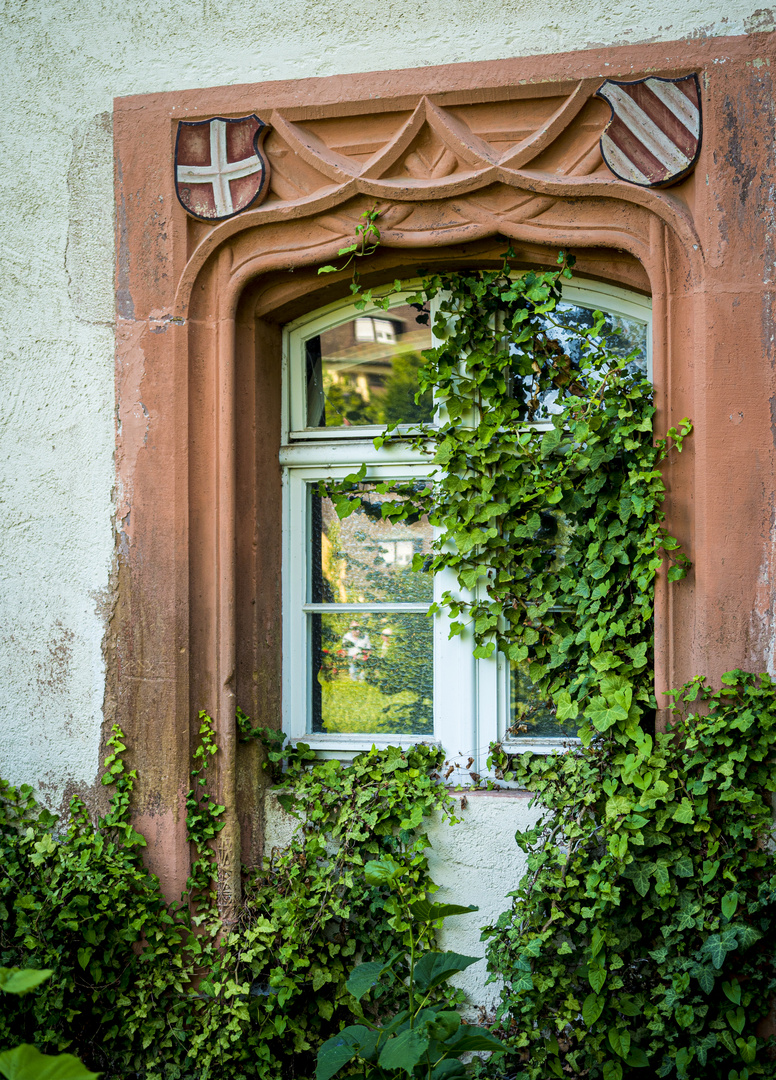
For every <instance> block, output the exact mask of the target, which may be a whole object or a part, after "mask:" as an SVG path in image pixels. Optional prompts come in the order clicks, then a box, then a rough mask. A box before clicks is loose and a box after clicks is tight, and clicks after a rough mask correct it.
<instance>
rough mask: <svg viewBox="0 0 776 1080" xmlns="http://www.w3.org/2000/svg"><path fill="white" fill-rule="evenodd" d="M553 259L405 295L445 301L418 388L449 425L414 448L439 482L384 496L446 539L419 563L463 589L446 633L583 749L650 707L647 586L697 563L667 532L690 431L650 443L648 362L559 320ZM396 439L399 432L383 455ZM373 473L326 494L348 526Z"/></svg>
mask: <svg viewBox="0 0 776 1080" xmlns="http://www.w3.org/2000/svg"><path fill="white" fill-rule="evenodd" d="M510 254H511V253H509V252H508V253H507V257H509V255H510ZM558 261H559V263H560V264H561V268H560V269H559V270H557V271H551V272H550V271H548V272H541V273H539V272H534V271H531V272H528V273H525V274H522V275H519V276H518V275H515V276H513V275H512V274H511V272H510V267H509V264H508V262H506V261H505V263H504V265H503V266H502V268H501V269H500V270H498V271H470V272H466V273H459V274H448V275H444V276H438V275H437V276H434V277H431V278H429V279H427V280H426V281H424V282H423V283H422V285H421V287H420V289H419V291H418V293H417V294H416V295H415V296H413V297H411V298H410V302H414V303H418V304H426V303H428V302H429V301H431V300H434V299H435V298H436V299H437V309H436V315H435V319H434V333H435V336H436V338H437V339H438V340H440V341H441V344H440V345H439V346H437V347H436V348H433V349H431V350H427V351H426V352H424V353H423V356H424V359H425V363H424V366H423V367H422V368H421V369H420V372H419V385H420V393H428V392H430V391H431V390H433V392H434V394H435V396H436V400H437V402H438V404H439V407H440V422H439V423H438V424H436V425H423V426H420V427H419V428H417V429H416V431H415V435H414V439H413V441H414V445H415V447H416V448H417V449H418V450H420V451H421V452H422V453H423V454H425V455H426V457H427V458H428V462H429V473H430V475H431V479H429V481H428V482H427V483H426V484H425V485H424V486H422V487H421V488H420V490H419V485H418V484H416V483H414V482H413V483H394V482H388V483H386V484H382V485H377V490H378V491H389V490H390V491H395V492H399V493H400V494H401V496H402V498H401V499H393V500H385V501H384V502H383V504H382V513H383V516H384V517H386V518H389V519H390V520H406V519H412V518H414V517H415V516H416V515H418V514H428V516H429V518H430V520H431V521H432V523H433V524H434V525H435V526H437V527H438V529H439V534H438V537H437V539H436V541H435V543H434V551H433V555H432V557H431V558H430V559H429V558H427V557H424V556H416V562H415V567H414V568H415V569H417V570H421V569H423V570H425V571H427V572H432V573H437V572H438V571H440V570H442V569H445V568H447V569H451V570H453V571H454V573H455V575H456V578H457V582H458V585H459V587H460V588H459V590H458V591H457V592H456V593H455V594H454V593H453V592H450V591H448V592H446V593H445V594H444V595H443V597H442V601H441V605H442V606H443V607H445V608H446V609H447V610H448V612H449V613H450V615H451V616H452V620H453V621H452V633H453V634H456V633H460V632H461V631H462V630H463V628H464V625H469V626H470V627H471V629H472V631H473V635H474V640H475V656H478V657H486V656H489V655H490V654H491V653H492V652H493V650H494V649H495V648H498V649H499V650H500V651H501V652H503V653H504V654H505V655H506V656H507V657H508V659H509V661H510V662H511V663H512V664H514V665H516V666H519V667H521V668H522V670H523V671H524V672H525V673H526V675H527V676H528V677H529V678H530V681H531V683H532V684H533V688H534V690H535V692H536V694H537V695H538V697H539V699H540V700H543V701H545V702H547V703H548V704H549V705H550V707H551V708H552V709H553V710H554V711H557V716H558V720H559V721H564V722H566V723H568V722H577V723H579V724H581V732H580V734H581V737H582V738H583V739H585V740H587V741H589V740H590V739H591V738H593V736H594V734H595V733H596V732H601V731H605V730H607V728H609V727H610V726H611V725H612V724H614V723H615V722H617V721H619V720H626V721H627V724H628V726H629V729H630V730H635V728H636V727H638V724H639V722H640V719H641V718H643V717H645V716H646V717H649V716H650V715H651V713H652V712H653V711H654V708H655V699H654V694H653V689H652V618H653V614H652V598H653V583H654V579H655V575H656V573H657V571H658V569H659V567H660V566H661V564H662V563H663V561H664V558H665V557H666V555H668V556H669V558H670V560H671V565H670V567H669V569H668V577H669V580H672V581H674V580H678V579H680V578H681V577H683V576H684V574H685V573H686V565H687V560H686V558H685V557H684V556H683V555H682V554H681V553H680V552H679V550H678V544H677V542H676V540H674V539H673V538H672V537H670V536H668V535H667V534H666V532H665V529H664V528H663V525H662V522H663V512H662V509H661V507H662V503H663V499H664V495H665V488H664V485H663V481H662V477H661V473H660V465H661V463H662V462H663V461H664V460H665V458H666V456H667V454H668V452H669V447H670V446H672V445H673V446H675V447H676V448H677V449H681V445H682V440H683V438H684V437H685V436H686V435H687V434H688V433H689V431H690V425H689V422H688V421H683V426H682V428H681V430H679V431H677V430H675V429H671V431H669V433H668V436H667V438H666V439H662V440H658V441H657V442H656V441H654V439H653V433H652V417H653V415H654V406H653V404H652V387H651V385H650V383H649V382H648V381H647V380H646V379H645V377H644V376H643V374H641V373H640V371H639V369H638V365H637V363H636V361H637V359H638V357H637V354H636V352H635V351H626V350H625V349H624V348H623V347H621V345H618V343H617V342H616V341H614V342H613V341H612V338H611V336H610V335H608V334H606V333H605V332H604V324H605V322H606V317H605V316H604V315H603V314H602V313H600V312H595V313H593V315H592V316H591V318H590V320H589V325H587V324H586V323H585V321H584V320H583V321H581V322H579V321H577V322H574V321H572V320H569V319H567V318H564V316H563V312H562V311H560V310H559V309H558V303H559V301H560V300H561V297H562V282H563V279H564V278H568V277H570V276H571V271H570V265H571V262H572V261H573V260H571V259H567V258H566V257H565V256H564V254H563V253H561V255H560V256H559V259H558ZM400 287H401V283H400V282H397V283H395V285H394V289H399V288H400ZM367 299H368V300H369V302H370V303H373V304H374V303H378V302H380V303H382V304H383V305H385V304H387V302H388V301H387V298H385V297H383V298H382V300H380V301H378V300H377V299H376V298H375V297H374V296H373V295H372V294H371V293H370V294H363V295H362V298H361V301H362V302H366V300H367ZM540 422H541V423H540ZM537 425H538V426H537ZM394 427H395V425H394ZM402 437H406V436H405V435H399V434H397V433H396V432H395V431H394V430H392V428H391V427H390V426H389V429H388V433H387V434H386V435H385V436H381V437H379V438H378V439H376V440H375V444H376V445H377V446H380V445H383V444H385V443H386V442H389V441H390V440H392V439H394V440H395V439H398V438H402ZM362 478H363V470H362V472H360V473H356V474H352V475H351V476H349V477H347V478H346V479H345V480H344V481H342V482H339V483H329V484H327V491H328V493H329V494H330V496H331V497H332V498H333V499H334V501H335V504H336V506H337V511H338V513H340V515H341V516H346V515H347V514H348V513H349V512H352V508H353V507H354V505H357V504H358V503H359V502H363V495H362V492H361V488H360V483H361V480H362ZM432 610H434V609H432Z"/></svg>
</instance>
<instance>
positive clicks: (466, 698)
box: [280, 281, 652, 783]
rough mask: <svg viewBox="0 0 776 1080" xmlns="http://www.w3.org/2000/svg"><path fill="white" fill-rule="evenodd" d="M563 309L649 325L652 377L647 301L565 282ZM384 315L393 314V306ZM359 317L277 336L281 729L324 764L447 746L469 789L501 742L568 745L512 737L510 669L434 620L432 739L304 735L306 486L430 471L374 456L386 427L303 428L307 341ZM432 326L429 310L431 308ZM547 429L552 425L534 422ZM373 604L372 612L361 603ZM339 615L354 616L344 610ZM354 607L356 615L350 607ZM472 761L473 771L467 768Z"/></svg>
mask: <svg viewBox="0 0 776 1080" xmlns="http://www.w3.org/2000/svg"><path fill="white" fill-rule="evenodd" d="M411 291H412V288H411V285H410V287H409V288H408V290H407V292H406V293H400V294H398V295H396V296H394V297H392V298H391V301H390V307H395V306H398V305H401V304H403V303H406V297H407V295H409V294H410V293H411ZM563 300H564V303H568V304H572V305H574V306H580V307H587V308H591V309H599V310H602V311H604V312H607V313H610V314H612V315H623V316H626V317H628V318H631V319H637V320H638V321H640V322H644V323H646V326H647V372H648V376H649V378H650V379H651V377H652V332H651V312H652V301H651V298H650V297H647V296H642V295H641V294H638V293H634V292H630V291H628V290H625V289H621V288H618V287H616V286H610V285H606V284H604V283H602V282H596V281H584V282H568V283H565V282H564V285H563ZM389 310H390V309H389ZM354 315H355V316H358V317H367V318H369V317H371V318H380V317H382V318H385V317H386V313H385V312H384V311H383V310H382V309H379V308H375V309H364V310H363V311H357V310H356V309H355V308H354V306H353V303H352V301H350V300H345V301H340V302H338V303H334V304H329V305H328V306H327V307H325V308H322V309H319V310H318V311H316V312H315V313H313V314H312V315H307V316H304V317H302V318H300V319H297V320H295V321H294V322H292V323H290V324H289V325H288V326H286V327H285V329H284V333H283V399H282V431H283V436H282V447H281V451H280V464H281V466H282V467H283V569H282V574H283V583H282V595H283V695H282V697H283V730H284V731H285V732H286V734H287V735H288V736H289V738H290V739H291V740H292V741H294V742H305V743H307V744H308V745H309V746H310V747H311V748H312V749H314V750H315V751H316V752H317V753H318V754H320V756H321V757H335V758H338V759H340V760H344V759H347V758H348V757H350V756H352V755H353V754H355V753H358V752H360V751H362V750H366V749H369V748H370V747H371V746H373V745H374V746H377V747H384V746H389V745H393V746H396V745H399V746H408V745H411V744H412V743H415V742H418V741H424V742H436V743H439V744H441V745H442V746H444V748H445V750H446V751H447V754H448V757H449V759H450V760H451V761H455V762H457V763H460V764H459V765H458V767H457V768H456V771H455V773H454V774H453V776H452V777H451V782H464V783H465V782H467V781H468V779H469V776H468V772H469V771H472V772H477V773H480V774H481V775H484V774H485V772H486V758H487V753H488V747H489V746H490V744H491V743H492V742H495V741H501V742H503V744H504V746H505V748H508V749H510V750H513V751H516V752H517V751H521V752H522V751H526V750H529V751H532V752H534V753H542V754H546V753H553V752H557V751H559V750H562V748H563V746H564V745H566V744H568V743H569V742H573V741H576V740H570V739H569V738H567V737H566V738H563V737H559V738H556V739H548V738H530V737H514V736H511V737H508V738H507V734H506V733H507V729H508V723H509V717H508V710H509V692H510V671H509V664H508V661H507V660H506V658H505V657H504V656H503V655H501V654H495V655H494V656H492V657H490V658H489V659H487V660H476V659H475V658H474V656H473V651H474V641H473V637H472V634H471V631H468V630H464V633H463V634H460V635H458V636H456V637H454V638H452V639H451V638H449V622H450V620H449V618H448V616H447V615H446V614H444V613H442V614H437V615H435V616H434V617H433V618H434V632H433V641H434V710H433V713H434V734H433V736H430V735H421V736H418V735H414V736H413V735H411V734H409V735H399V734H394V735H391V734H382V733H375V734H368V733H367V734H363V735H361V734H353V733H345V734H326V733H316V732H312V731H311V730H310V722H311V685H310V680H311V678H312V673H311V671H310V664H309V654H308V646H307V616H306V611H307V610H310V605H308V604H307V603H306V601H307V582H306V574H307V566H308V562H307V551H306V545H307V537H308V523H307V517H306V505H307V495H306V490H307V485H308V484H309V483H313V482H317V481H318V480H320V479H325V478H335V477H340V478H341V477H344V476H345V475H347V473H349V472H353V471H355V470H357V469H358V468H360V466H361V465H362V464H366V466H367V479H374V480H380V479H389V478H396V479H402V478H408V477H412V476H428V475H430V474H431V472H432V468H433V467H432V465H431V463H430V462H429V460H428V459H427V458H424V456H423V455H422V454H421V453H419V452H418V451H416V450H413V449H412V448H411V447H410V446H409V445H408V444H402V443H401V442H392V443H390V444H389V445H388V446H385V447H383V448H382V449H381V450H379V451H377V450H375V448H374V445H373V441H372V440H373V439H374V437H375V436H376V435H379V434H380V433H381V432H382V431H383V430H384V428H383V427H381V426H380V425H361V426H357V427H356V426H354V427H351V428H317V429H309V428H306V427H305V426H304V425H305V421H306V415H307V414H306V408H307V405H306V400H305V394H306V379H305V342H306V341H307V340H308V339H309V338H312V337H316V336H317V335H319V334H321V333H322V332H323V331H324V330H328V329H331V328H332V327H335V326H339V325H341V324H342V323H344V322H347V321H349V320H350V319H351V318H353V317H354ZM432 324H433V311H432ZM530 426H532V427H536V428H539V429H541V428H546V427H549V426H550V423H549V421H546V422H539V423H536V424H532V425H530ZM446 590H449V591H451V592H454V593H455V592H456V591H458V589H457V585H456V582H455V577H454V575H453V573H452V572H451V571H443V572H442V573H440V574H437V575H436V576H435V581H434V598H435V599H437V598H438V597H439V596H441V594H442V593H443V592H445V591H446ZM366 607H369V605H366ZM342 610H343V611H344V610H351V607H350V606H348V605H343V606H342ZM353 610H358V608H355V609H353ZM470 758H471V759H472V763H471V765H468V764H467V762H468V761H469V759H470Z"/></svg>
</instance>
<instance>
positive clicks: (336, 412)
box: [324, 350, 433, 427]
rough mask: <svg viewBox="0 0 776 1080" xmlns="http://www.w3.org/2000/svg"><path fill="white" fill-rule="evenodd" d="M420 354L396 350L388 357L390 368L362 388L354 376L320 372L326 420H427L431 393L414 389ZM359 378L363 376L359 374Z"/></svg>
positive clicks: (362, 422)
mask: <svg viewBox="0 0 776 1080" xmlns="http://www.w3.org/2000/svg"><path fill="white" fill-rule="evenodd" d="M422 364H423V357H422V356H421V355H420V353H418V352H414V351H412V350H406V351H399V352H396V353H395V354H394V355H393V356H392V357H391V371H390V374H386V375H385V376H384V377H381V378H380V381H379V382H378V381H376V380H375V383H374V384H372V383H367V386H366V388H365V389H361V388H359V386H358V385H357V376H355V375H351V374H348V373H346V372H339V373H338V374H337V376H336V378H335V377H334V376H333V375H332V374H330V373H328V372H326V373H325V374H324V396H325V398H326V423H327V425H328V426H329V427H332V426H335V425H337V424H344V425H350V424H393V423H397V424H398V423H402V424H415V423H421V422H423V421H426V420H430V419H431V417H432V412H433V403H432V397H431V392H430V391H427V392H426V393H424V394H423V395H421V398H420V401H419V402H417V403H416V402H415V395H416V394H417V392H418V371H419V369H420V367H421V366H422ZM362 377H363V376H362Z"/></svg>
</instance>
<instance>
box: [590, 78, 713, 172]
mask: <svg viewBox="0 0 776 1080" xmlns="http://www.w3.org/2000/svg"><path fill="white" fill-rule="evenodd" d="M597 97H600V98H603V99H604V101H606V102H608V103H609V105H610V107H611V110H612V118H611V120H610V121H609V123H608V124H607V125H606V127H605V128H604V131H603V134H602V136H601V154H602V156H603V159H604V161H605V162H606V164H607V165H608V166H609V168H610V169H611V170H612V172H613V173H614V175H615V176H618V177H619V178H620V180H627V181H628V183H630V184H638V185H639V186H640V187H665V186H667V185H668V184H674V183H676V182H677V181H678V180H681V179H682V177H684V176H686V175H687V173H688V172H689V171H690V170H691V169H692V167H693V166H694V165H695V162H696V161H697V160H698V154H699V153H700V150H701V131H702V124H701V95H700V86H699V84H698V76H697V75H685V76H684V77H683V78H681V79H660V78H650V79H639V80H638V81H637V82H615V81H614V80H613V79H607V80H606V82H605V83H604V84H603V86H602V87H601V89H600V90H598V91H597Z"/></svg>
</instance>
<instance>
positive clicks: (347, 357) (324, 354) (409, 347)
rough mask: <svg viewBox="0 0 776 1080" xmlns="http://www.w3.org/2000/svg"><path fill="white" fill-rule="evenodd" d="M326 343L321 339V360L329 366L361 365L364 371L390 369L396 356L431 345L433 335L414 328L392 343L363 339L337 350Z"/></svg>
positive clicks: (343, 369)
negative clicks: (326, 347)
mask: <svg viewBox="0 0 776 1080" xmlns="http://www.w3.org/2000/svg"><path fill="white" fill-rule="evenodd" d="M325 345H326V343H325V342H324V341H321V360H322V361H323V363H324V365H325V366H326V367H328V368H334V369H336V370H337V371H346V370H347V369H348V368H355V367H360V368H361V369H362V371H363V372H364V373H366V372H368V371H370V370H372V371H382V370H386V369H390V366H391V361H392V359H393V357H394V356H400V355H402V354H403V353H408V352H416V353H418V352H420V351H421V350H422V349H429V348H430V347H431V335H430V333H429V331H428V329H427V328H424V329H420V330H412V331H410V332H409V333H408V334H402V335H401V337H400V338H399V339H398V340H397V341H396V342H395V343H391V344H386V343H385V342H382V341H361V342H358V343H357V344H355V345H348V346H347V348H344V349H337V350H336V351H332V352H329V351H326V350H325Z"/></svg>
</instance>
